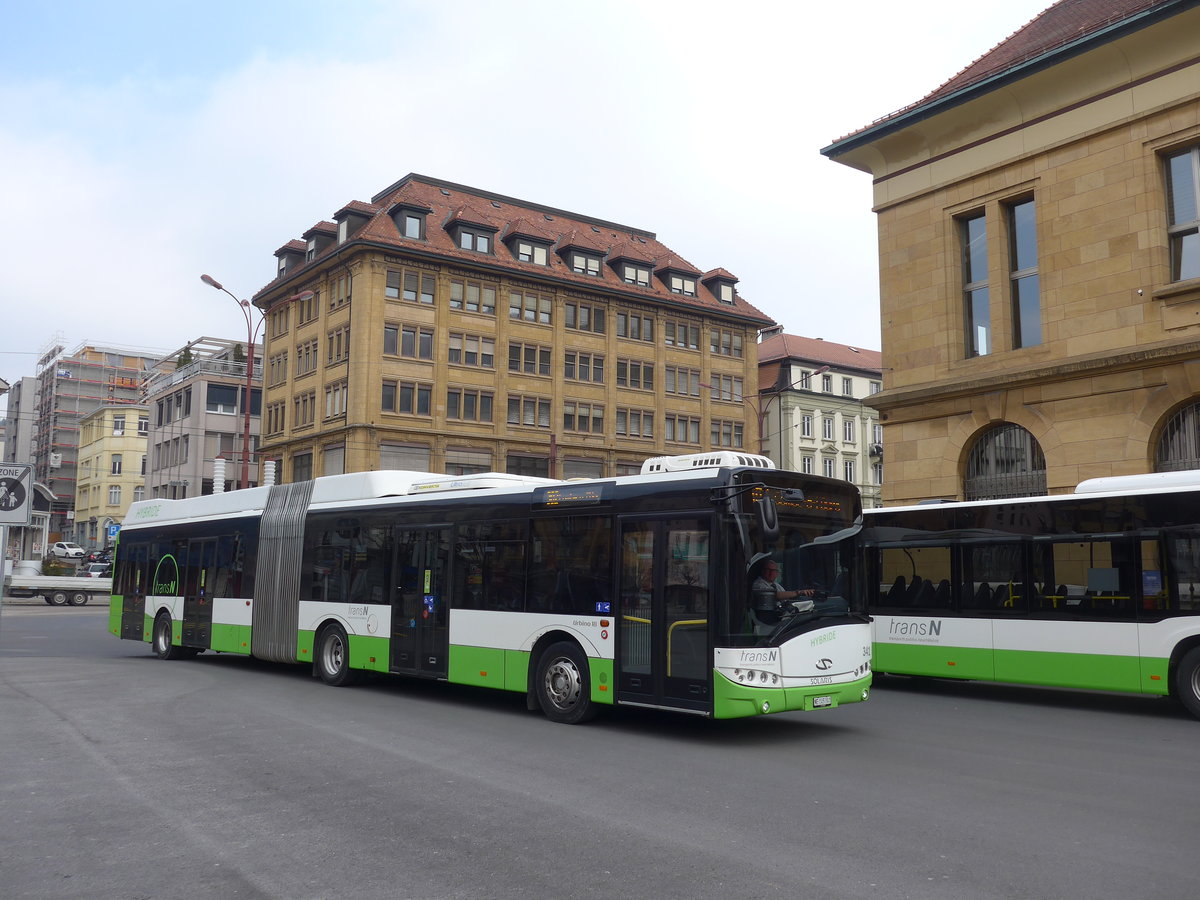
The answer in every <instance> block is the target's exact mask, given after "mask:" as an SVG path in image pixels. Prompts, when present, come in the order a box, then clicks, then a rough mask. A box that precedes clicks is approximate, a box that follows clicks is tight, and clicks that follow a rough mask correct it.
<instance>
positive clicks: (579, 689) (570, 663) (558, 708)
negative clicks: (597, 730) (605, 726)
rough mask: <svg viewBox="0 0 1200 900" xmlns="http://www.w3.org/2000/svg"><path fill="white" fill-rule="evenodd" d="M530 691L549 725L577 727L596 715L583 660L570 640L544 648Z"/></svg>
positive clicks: (581, 654) (581, 652)
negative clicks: (535, 696) (554, 723)
mask: <svg viewBox="0 0 1200 900" xmlns="http://www.w3.org/2000/svg"><path fill="white" fill-rule="evenodd" d="M534 690H535V691H536V692H537V699H538V704H539V705H540V706H541V707H542V712H544V713H545V714H546V718H547V719H549V720H550V721H551V722H561V723H562V724H564V725H577V724H579V723H580V722H586V721H587V720H588V719H591V718H592V717H593V716H595V715H596V713H597V712H598V710H597V709H596V705H595V704H594V703H592V689H591V685H590V684H589V682H588V665H587V657H585V656H584V655H583V651H582V650H580V649H579V646H578V645H577V644H575V643H573V642H571V641H559V642H558V643H557V644H551V645H550V646H549V647H547V648H546V650H545V652H544V653H542V655H541V657H540V658H539V659H538V665H537V674H536V675H535V676H534Z"/></svg>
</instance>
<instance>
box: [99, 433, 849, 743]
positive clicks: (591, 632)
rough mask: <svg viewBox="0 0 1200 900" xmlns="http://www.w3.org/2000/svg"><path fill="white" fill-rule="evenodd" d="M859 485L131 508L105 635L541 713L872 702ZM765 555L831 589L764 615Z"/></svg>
mask: <svg viewBox="0 0 1200 900" xmlns="http://www.w3.org/2000/svg"><path fill="white" fill-rule="evenodd" d="M860 521H861V507H860V502H859V497H858V493H857V491H856V490H855V489H854V488H853V486H851V485H849V484H846V483H845V482H840V481H835V480H833V479H827V478H820V477H815V476H806V475H800V474H798V473H794V472H784V471H779V470H776V469H775V468H774V466H773V464H772V463H771V462H770V460H768V459H766V458H765V457H760V456H753V455H749V454H740V453H728V452H714V453H709V454H694V455H691V456H685V457H656V458H654V459H651V460H648V461H647V462H646V463H645V465H644V466H643V467H642V472H641V474H638V475H632V476H626V477H620V478H611V479H599V480H587V481H553V480H549V479H541V478H527V477H521V476H514V475H506V474H500V473H486V474H478V475H467V476H461V477H454V476H444V475H441V476H440V475H431V474H429V473H414V472H399V471H379V472H363V473H356V474H347V475H334V476H329V477H324V478H317V479H315V480H313V481H307V482H299V483H294V484H281V485H273V486H269V487H259V488H251V489H247V490H241V491H233V492H229V493H219V494H213V495H210V496H202V497H195V498H191V499H184V500H148V501H142V502H138V503H134V504H133V505H132V506H131V507H130V510H129V514H128V516H127V517H126V519H125V523H124V525H123V526H122V528H121V532H120V540H119V544H118V548H117V554H116V570H115V573H114V586H113V596H112V605H111V607H110V615H109V630H110V631H111V632H112V633H113V634H115V635H119V636H120V637H122V638H127V639H130V640H140V641H148V642H149V643H150V644H151V647H152V648H153V651H154V653H156V654H157V655H158V656H159V657H161V658H163V659H179V658H187V657H192V656H195V655H196V654H197V653H200V652H205V651H215V652H218V653H231V654H241V655H248V656H253V657H257V658H260V659H265V660H272V661H276V662H289V663H291V662H295V663H309V664H311V665H312V666H313V671H314V674H315V675H318V676H319V677H320V678H321V679H323V680H324V681H325V682H326V683H328V684H331V685H345V684H349V683H350V682H352V681H354V680H355V679H356V677H357V676H359V675H361V674H362V673H364V672H377V673H395V674H402V675H410V676H418V677H423V678H431V679H441V680H445V681H449V682H454V683H458V684H468V685H480V686H486V687H494V688H498V689H501V690H508V691H519V692H522V693H524V694H526V696H527V697H528V702H529V704H530V707H531V708H534V709H536V708H538V707H540V708H541V709H542V710H543V711H544V712H545V714H546V715H547V716H549V717H550V718H551V719H553V720H556V721H561V722H568V723H571V722H579V721H583V720H585V719H587V718H589V717H590V716H591V715H593V714H594V713H595V712H596V711H597V710H598V709H599V708H601V707H603V706H606V705H608V706H611V705H620V704H628V705H634V706H645V707H654V708H660V709H669V710H677V711H681V712H687V713H694V714H698V715H703V716H711V717H714V718H732V717H738V716H752V715H760V714H763V713H768V712H782V711H785V710H811V709H822V708H831V707H836V706H839V705H841V704H843V703H850V702H856V701H861V700H865V699H867V695H868V691H869V687H870V683H871V670H870V652H871V640H870V638H871V632H870V624H869V622H868V619H867V617H866V615H865V610H864V605H865V599H864V597H863V592H862V588H861V585H862V584H863V583H864V582H863V581H862V578H861V572H860V571H859V570H858V569H857V568H856V560H857V555H856V551H855V545H854V541H855V537H856V535H857V526H858V523H859V522H860ZM767 556H769V557H770V558H772V559H774V560H775V561H776V563H777V565H778V566H780V567H782V568H783V570H784V573H785V575H784V578H783V580H784V581H786V580H787V573H788V572H789V569H790V571H791V572H792V574H795V575H798V572H797V571H796V570H797V569H798V567H800V566H801V565H803V566H804V567H805V569H806V571H807V573H808V574H807V577H808V578H809V579H811V580H814V581H817V582H821V583H823V584H826V585H829V590H827V591H824V592H823V594H822V595H820V596H815V597H812V598H809V597H808V595H806V597H805V600H804V602H792V603H791V604H784V607H785V608H784V609H783V611H782V614H780V615H779V619H778V621H777V622H771V623H769V624H764V622H762V621H761V617H760V616H757V615H755V614H754V612H753V603H752V591H751V587H752V583H753V579H752V576H753V572H752V571H751V570H752V569H756V567H757V566H758V565H759V563H760V562H761V561H762V560H763V559H765V558H766V557H767Z"/></svg>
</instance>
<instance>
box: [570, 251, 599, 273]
mask: <svg viewBox="0 0 1200 900" xmlns="http://www.w3.org/2000/svg"><path fill="white" fill-rule="evenodd" d="M571 271H572V272H578V273H579V274H580V275H591V276H592V277H593V278H599V277H600V257H598V256H593V255H592V254H590V253H580V252H578V251H575V252H573V253H572V254H571Z"/></svg>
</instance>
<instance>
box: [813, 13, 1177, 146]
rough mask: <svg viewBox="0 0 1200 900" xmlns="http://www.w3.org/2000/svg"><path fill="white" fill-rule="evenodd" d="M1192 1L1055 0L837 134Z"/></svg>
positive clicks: (918, 106) (880, 122) (882, 120)
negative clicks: (932, 83)
mask: <svg viewBox="0 0 1200 900" xmlns="http://www.w3.org/2000/svg"><path fill="white" fill-rule="evenodd" d="M1193 5H1195V0H1059V2H1057V3H1055V4H1054V5H1053V6H1051V7H1049V8H1048V9H1046V10H1043V11H1042V12H1041V13H1039V14H1038V16H1037V17H1036V18H1034V19H1033V20H1032V21H1031V22H1029V23H1028V24H1027V25H1025V26H1024V27H1022V28H1019V29H1018V30H1017V31H1016V32H1014V33H1013V34H1011V35H1010V36H1009V37H1007V38H1005V39H1004V40H1003V41H1001V42H1000V43H999V44H997V45H996V46H995V47H993V48H992V49H991V50H989V51H988V52H987V53H985V54H983V56H981V57H979V59H977V60H975V61H974V62H973V63H971V64H970V65H968V66H967V67H966V68H965V69H963V70H962V71H961V72H959V73H958V74H957V75H955V76H954V77H953V78H951V79H950V80H948V81H946V82H945V83H944V84H942V85H941V86H940V87H938V88H937V89H936V90H934V91H932V92H931V93H929V94H927V95H926V96H924V97H922V98H921V99H920V100H918V101H917V102H915V103H912V104H909V105H908V106H906V107H904V108H903V109H900V110H897V111H896V112H893V113H889V114H888V115H886V116H883V117H882V118H879V119H876V120H875V121H874V122H872V123H871V124H870V125H867V126H866V127H864V128H861V129H859V130H858V131H855V132H853V133H852V134H849V135H847V136H846V137H845V138H840V139H839V140H838V141H837V142H835V143H840V142H841V141H843V140H848V139H850V138H853V137H854V136H856V135H859V134H862V133H863V132H865V131H869V130H872V129H876V128H879V127H880V126H883V125H886V124H887V123H889V122H891V121H893V120H895V119H899V118H901V117H903V116H905V115H906V114H908V113H911V112H913V111H914V110H918V109H921V108H922V107H924V106H928V105H930V104H933V103H935V102H937V101H938V100H942V99H944V98H946V97H949V96H951V95H952V94H955V93H956V92H958V91H961V90H963V89H965V88H968V87H970V86H972V85H975V84H979V83H980V82H984V81H987V80H988V79H989V78H992V77H994V76H997V75H1002V74H1004V73H1005V72H1007V71H1009V70H1010V69H1014V68H1016V67H1018V66H1020V65H1022V64H1024V63H1027V62H1030V61H1032V60H1036V59H1037V58H1038V57H1041V56H1045V55H1047V54H1051V53H1053V52H1054V51H1056V50H1059V49H1061V48H1063V47H1066V46H1068V45H1070V44H1072V43H1074V42H1076V41H1078V40H1080V39H1082V38H1087V37H1089V36H1092V35H1096V34H1097V33H1098V32H1100V31H1103V30H1104V29H1106V28H1108V27H1109V26H1112V25H1114V24H1117V23H1119V22H1122V21H1124V20H1126V19H1130V18H1132V17H1134V16H1136V15H1138V14H1139V13H1143V12H1146V11H1148V10H1152V9H1154V8H1156V7H1163V8H1164V9H1165V8H1166V7H1171V6H1179V7H1181V8H1183V7H1187V6H1193Z"/></svg>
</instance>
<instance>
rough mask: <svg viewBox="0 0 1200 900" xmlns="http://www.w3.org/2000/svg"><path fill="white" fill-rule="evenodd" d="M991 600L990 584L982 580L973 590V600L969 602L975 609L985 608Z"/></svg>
mask: <svg viewBox="0 0 1200 900" xmlns="http://www.w3.org/2000/svg"><path fill="white" fill-rule="evenodd" d="M991 602H992V586H991V585H990V584H988V583H987V582H986V581H982V582H980V584H979V587H978V588H977V589H976V590H975V600H974V602H973V603H972V604H971V605H972V606H973V607H975V608H976V609H986V608H987V607H988V606H990V605H991Z"/></svg>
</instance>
